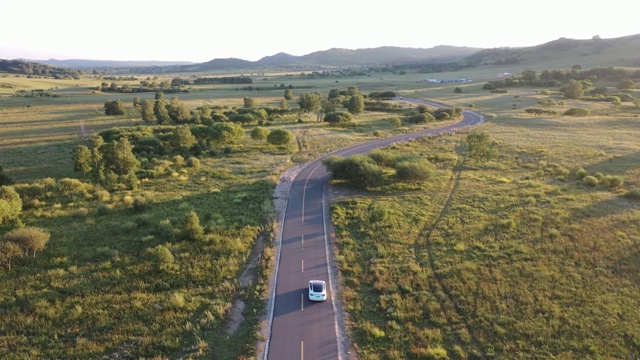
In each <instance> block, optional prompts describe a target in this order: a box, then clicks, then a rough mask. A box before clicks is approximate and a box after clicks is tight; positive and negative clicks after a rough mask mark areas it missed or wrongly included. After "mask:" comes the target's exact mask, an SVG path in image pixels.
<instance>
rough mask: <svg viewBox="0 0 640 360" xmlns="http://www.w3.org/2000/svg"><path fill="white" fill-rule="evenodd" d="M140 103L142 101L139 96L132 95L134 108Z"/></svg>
mask: <svg viewBox="0 0 640 360" xmlns="http://www.w3.org/2000/svg"><path fill="white" fill-rule="evenodd" d="M140 104H142V103H141V102H140V96H136V97H134V98H133V107H134V108H137V107H138V105H140Z"/></svg>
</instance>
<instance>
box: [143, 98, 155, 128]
mask: <svg viewBox="0 0 640 360" xmlns="http://www.w3.org/2000/svg"><path fill="white" fill-rule="evenodd" d="M140 113H141V114H142V121H144V122H146V123H147V124H149V123H152V122H154V121H155V120H156V115H155V113H154V111H153V100H149V99H146V100H144V101H143V102H142V107H141V108H140Z"/></svg>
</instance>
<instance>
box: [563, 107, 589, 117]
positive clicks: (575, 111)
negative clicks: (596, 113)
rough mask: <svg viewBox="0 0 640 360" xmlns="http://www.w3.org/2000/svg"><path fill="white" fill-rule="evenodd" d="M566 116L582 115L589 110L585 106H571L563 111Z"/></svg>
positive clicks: (585, 114)
mask: <svg viewBox="0 0 640 360" xmlns="http://www.w3.org/2000/svg"><path fill="white" fill-rule="evenodd" d="M564 114H565V115H567V116H574V117H584V116H589V115H590V114H591V110H589V109H585V108H571V109H569V110H567V111H565V112H564Z"/></svg>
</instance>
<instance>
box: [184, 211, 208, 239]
mask: <svg viewBox="0 0 640 360" xmlns="http://www.w3.org/2000/svg"><path fill="white" fill-rule="evenodd" d="M184 234H185V236H186V237H187V239H188V240H193V241H201V240H204V228H203V227H202V225H200V218H199V217H198V214H196V212H195V211H193V210H192V211H189V212H188V213H187V215H186V216H185V220H184Z"/></svg>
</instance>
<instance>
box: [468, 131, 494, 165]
mask: <svg viewBox="0 0 640 360" xmlns="http://www.w3.org/2000/svg"><path fill="white" fill-rule="evenodd" d="M466 142H467V145H468V147H469V148H468V149H467V154H468V155H469V158H470V159H472V160H474V161H476V162H487V161H489V160H491V159H493V158H495V157H496V156H497V150H496V143H495V142H494V141H493V140H491V137H490V136H489V133H487V132H484V131H480V132H478V131H474V132H472V133H471V134H469V135H467V139H466Z"/></svg>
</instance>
